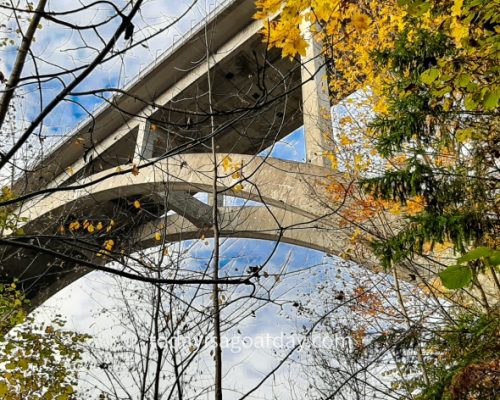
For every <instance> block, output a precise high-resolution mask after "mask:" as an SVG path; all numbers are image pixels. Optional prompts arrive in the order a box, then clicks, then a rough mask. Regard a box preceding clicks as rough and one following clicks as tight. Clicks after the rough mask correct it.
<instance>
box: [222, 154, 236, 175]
mask: <svg viewBox="0 0 500 400" xmlns="http://www.w3.org/2000/svg"><path fill="white" fill-rule="evenodd" d="M232 162H233V160H231V157H229V156H226V157H224V158H223V159H222V168H224V172H227V171H229V170H230V169H231V166H232Z"/></svg>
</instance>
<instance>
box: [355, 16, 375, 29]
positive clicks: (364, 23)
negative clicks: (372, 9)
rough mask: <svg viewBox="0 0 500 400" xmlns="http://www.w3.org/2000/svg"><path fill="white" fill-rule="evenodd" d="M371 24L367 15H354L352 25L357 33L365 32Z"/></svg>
mask: <svg viewBox="0 0 500 400" xmlns="http://www.w3.org/2000/svg"><path fill="white" fill-rule="evenodd" d="M371 22H372V20H371V18H370V17H369V16H368V15H366V14H361V13H358V14H354V15H353V16H352V18H351V24H352V26H354V29H356V30H357V31H364V30H366V29H368V27H369V26H370V24H371Z"/></svg>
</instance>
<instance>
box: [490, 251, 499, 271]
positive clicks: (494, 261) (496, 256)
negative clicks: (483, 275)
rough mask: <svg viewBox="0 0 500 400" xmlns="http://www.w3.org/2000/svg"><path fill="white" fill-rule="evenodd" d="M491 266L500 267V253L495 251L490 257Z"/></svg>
mask: <svg viewBox="0 0 500 400" xmlns="http://www.w3.org/2000/svg"><path fill="white" fill-rule="evenodd" d="M490 264H491V265H492V266H494V267H496V266H497V265H500V251H498V250H495V251H494V252H493V254H492V255H491V256H490Z"/></svg>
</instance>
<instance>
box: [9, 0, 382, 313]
mask: <svg viewBox="0 0 500 400" xmlns="http://www.w3.org/2000/svg"><path fill="white" fill-rule="evenodd" d="M254 11H255V10H254V6H253V1H248V0H237V1H232V2H229V3H226V4H225V5H224V6H222V7H220V8H219V9H218V10H217V12H215V13H213V15H211V16H210V18H209V20H208V21H204V22H205V23H204V24H202V25H200V26H199V27H198V28H197V29H193V31H192V32H191V33H190V34H189V35H187V36H186V37H185V38H184V39H182V40H181V41H180V42H179V43H178V44H177V45H176V46H175V47H174V48H172V49H170V50H169V51H168V52H167V53H165V55H164V56H162V57H161V58H160V59H159V60H157V61H156V62H155V64H154V65H153V66H151V67H150V68H148V69H147V70H146V71H144V72H143V73H142V74H141V75H140V76H139V78H138V79H137V80H136V81H134V82H133V83H132V84H131V85H129V86H127V87H126V88H124V89H123V92H120V93H117V94H116V95H115V96H114V97H113V98H112V99H111V100H109V101H107V102H106V105H105V106H104V107H102V108H101V109H99V111H98V112H96V113H95V114H94V115H93V117H92V118H91V119H88V120H86V121H84V122H83V123H82V124H80V125H79V126H78V127H77V128H76V129H75V130H74V131H73V132H72V133H71V134H70V135H69V136H68V138H67V140H66V141H65V142H64V143H63V144H62V145H60V146H59V147H57V148H56V149H55V150H54V151H53V152H52V153H51V154H49V155H48V156H47V157H46V158H45V159H44V160H42V161H41V162H40V163H39V164H38V166H37V168H35V169H34V171H33V172H30V173H29V174H27V175H26V176H25V177H23V178H22V179H20V180H19V181H18V182H17V184H16V187H15V192H16V194H18V195H22V194H29V193H38V194H37V195H36V196H34V197H31V198H29V199H27V200H26V201H25V202H24V203H23V204H22V206H21V207H20V208H19V210H18V211H19V212H20V215H21V216H22V217H25V218H26V219H27V220H28V222H27V223H26V224H25V226H24V236H23V237H20V238H18V239H16V240H18V241H19V243H21V242H22V243H24V246H23V247H22V248H16V247H13V246H2V247H1V252H0V263H1V279H2V280H6V281H8V280H9V279H12V278H14V277H16V278H18V279H19V282H20V283H21V284H22V286H23V287H24V289H25V290H26V291H27V293H28V296H29V297H30V298H31V299H32V300H33V304H34V305H35V306H36V305H38V304H40V303H41V302H43V301H44V300H45V299H47V298H48V297H50V296H51V295H53V294H54V293H56V292H57V291H58V290H60V289H61V288H63V287H65V286H66V285H68V284H69V283H71V282H73V281H74V280H76V279H78V278H79V277H81V276H83V275H84V274H86V273H88V272H90V271H91V269H90V268H88V266H86V265H87V264H85V263H83V261H85V262H86V263H93V264H94V265H105V264H106V263H108V262H109V261H112V260H113V259H114V260H117V259H120V257H122V256H126V255H129V254H132V253H133V252H135V251H137V250H139V249H145V248H148V247H152V246H156V245H158V243H159V242H158V240H157V239H158V235H157V233H160V234H161V237H162V240H163V239H166V240H167V241H169V242H176V241H182V240H186V239H197V238H200V237H210V236H211V235H212V234H213V230H212V229H211V227H212V222H213V220H212V216H211V215H212V214H211V213H212V207H211V206H210V205H209V204H205V203H204V202H202V201H200V200H198V199H197V198H195V197H194V195H195V194H196V193H204V192H211V191H212V183H213V181H212V180H213V174H214V166H215V165H216V166H217V176H218V179H217V185H216V186H217V192H218V194H219V195H220V196H224V195H230V196H236V197H240V198H243V199H248V200H253V201H258V202H260V203H262V204H263V206H260V207H249V206H239V207H224V206H221V207H220V208H219V223H220V227H221V235H222V236H225V237H238V238H240V237H244V238H257V239H268V240H280V241H282V242H286V243H293V244H297V245H300V246H305V247H308V248H313V249H318V250H322V251H325V252H328V253H330V254H335V255H341V254H342V253H344V252H345V251H346V249H347V247H348V246H349V243H350V240H351V237H352V234H353V228H352V226H351V225H349V224H345V223H342V217H341V216H340V214H339V213H338V211H339V208H340V207H346V206H348V205H349V204H348V200H347V203H346V204H345V202H343V201H338V200H336V201H333V200H332V199H331V198H330V197H329V195H328V194H327V191H326V189H325V188H326V186H327V185H328V184H329V183H331V181H332V179H336V180H338V181H342V176H341V175H339V176H334V173H333V172H332V170H331V169H330V168H329V167H328V165H326V163H325V161H324V158H323V157H322V153H323V149H324V148H325V137H327V136H328V135H331V129H332V128H331V120H330V117H329V112H330V111H329V110H330V103H329V96H328V87H327V82H326V79H325V77H326V74H325V67H324V64H325V60H324V59H323V57H322V55H321V52H320V51H319V48H318V47H319V46H318V44H317V43H314V42H313V41H312V40H311V41H310V46H309V48H308V51H307V55H306V56H305V57H303V58H302V59H301V60H288V59H282V58H281V55H280V53H279V52H277V51H273V50H271V51H269V50H267V49H266V45H265V43H263V39H262V36H261V34H260V32H259V31H260V29H261V24H262V22H260V21H255V20H253V19H252V15H253V13H254ZM305 29H307V27H306V28H305ZM207 32H208V33H209V38H210V40H209V41H208V42H207V36H206V33H207ZM207 43H208V49H207ZM207 54H208V58H207V56H206V55H207ZM208 72H209V74H208ZM208 75H209V76H210V82H211V90H209V87H208ZM210 97H211V102H212V103H211V106H212V108H213V110H214V114H215V115H214V118H213V121H212V120H211V118H210V117H211V115H210V113H209V109H210V103H209V98H210ZM301 125H303V126H304V130H305V142H306V157H307V159H306V162H305V163H298V162H290V161H282V160H278V159H273V158H269V157H263V156H257V154H259V153H261V152H262V150H264V149H266V148H268V147H269V146H272V145H273V144H274V143H276V141H278V140H280V139H281V138H283V137H284V136H286V135H287V134H289V133H290V132H292V131H293V130H295V129H296V128H298V127H300V126H301ZM212 137H213V138H214V140H215V144H216V147H217V152H218V155H217V157H216V160H214V159H213V156H212V154H211V146H210V144H211V140H212ZM214 161H215V163H214ZM344 184H345V185H346V186H347V185H349V183H348V182H344ZM169 211H170V212H169ZM172 211H174V212H175V213H174V214H172ZM75 221H78V222H79V224H80V225H83V226H82V227H79V228H78V229H76V226H75V225H71V223H72V222H75ZM89 224H92V227H93V228H92V229H91V230H92V232H89V229H88V225H89ZM369 224H373V226H370V227H369V229H372V230H373V229H376V224H375V223H374V222H369ZM85 225H87V226H85ZM94 227H95V228H94ZM109 240H112V242H109ZM106 243H108V245H109V243H113V245H112V246H109V247H108V250H109V252H107V250H106V252H104V251H103V249H104V250H105V249H106ZM350 257H351V258H352V259H353V260H354V261H357V262H359V263H362V264H363V265H366V266H367V267H368V268H376V267H377V263H376V261H375V260H373V259H372V258H371V256H370V255H369V254H363V253H360V254H358V253H355V252H354V253H352V254H351V255H350ZM83 264H85V265H83Z"/></svg>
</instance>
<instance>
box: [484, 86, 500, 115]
mask: <svg viewBox="0 0 500 400" xmlns="http://www.w3.org/2000/svg"><path fill="white" fill-rule="evenodd" d="M498 100H500V90H498V89H497V90H488V91H487V92H486V93H485V95H484V97H483V107H484V109H485V110H494V109H495V108H497V106H498Z"/></svg>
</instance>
